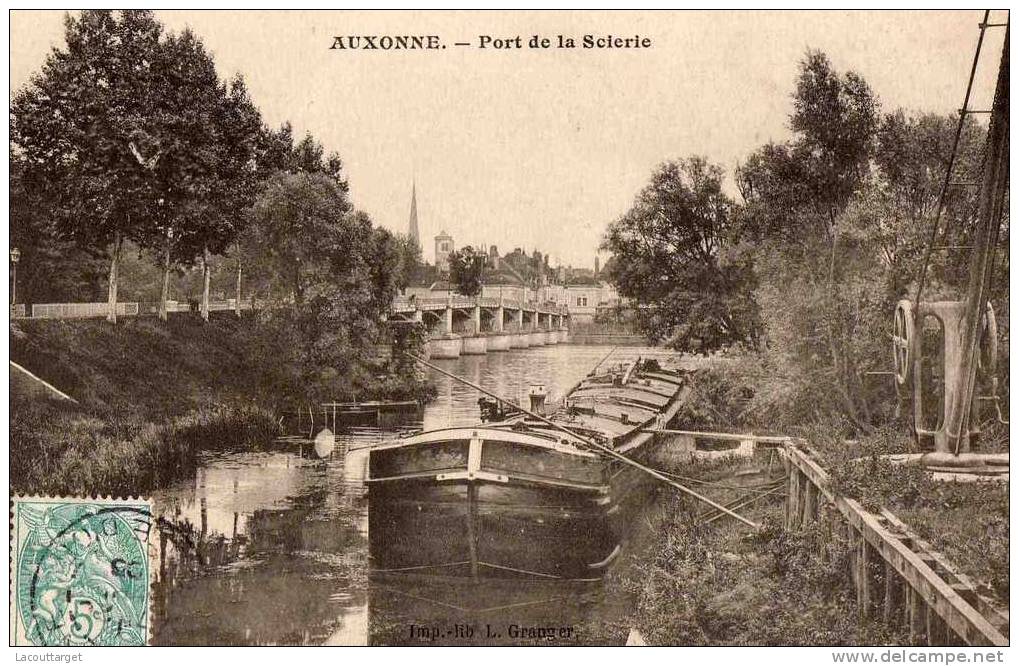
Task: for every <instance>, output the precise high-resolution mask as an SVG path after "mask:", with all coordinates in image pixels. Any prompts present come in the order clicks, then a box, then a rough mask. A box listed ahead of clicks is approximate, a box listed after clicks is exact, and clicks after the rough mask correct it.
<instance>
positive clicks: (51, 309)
mask: <svg viewBox="0 0 1019 666" xmlns="http://www.w3.org/2000/svg"><path fill="white" fill-rule="evenodd" d="M109 311H110V304H109V303H36V304H34V305H32V318H33V319H79V318H87V317H105V316H106V315H107V313H109ZM136 314H138V304H137V303H117V316H125V317H127V316H133V315H136Z"/></svg>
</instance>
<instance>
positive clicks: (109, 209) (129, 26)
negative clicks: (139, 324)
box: [10, 10, 162, 322]
mask: <svg viewBox="0 0 1019 666" xmlns="http://www.w3.org/2000/svg"><path fill="white" fill-rule="evenodd" d="M161 32H162V28H161V26H160V24H159V23H158V22H157V21H156V20H155V18H154V17H153V16H152V13H151V12H150V11H127V10H125V11H121V12H118V13H114V12H111V11H94V10H87V11H84V12H82V14H81V16H80V18H74V17H72V16H70V15H68V16H67V17H66V18H65V20H64V36H65V39H66V42H67V45H66V49H63V50H62V49H59V48H54V49H53V50H52V51H51V53H50V54H49V56H48V57H47V59H46V63H45V64H44V65H43V68H42V71H41V72H40V73H39V74H38V75H36V76H34V77H33V78H32V80H31V82H30V83H29V84H28V85H27V86H26V87H25V88H23V89H22V90H20V91H19V92H18V93H17V94H16V95H15V96H14V99H13V101H12V103H11V116H10V118H11V121H10V122H11V141H12V144H13V145H14V150H15V152H16V154H17V156H18V158H19V159H20V160H23V162H24V166H25V173H26V176H27V182H29V183H31V184H32V187H33V188H34V191H33V194H34V195H37V196H40V197H41V198H43V199H45V200H47V201H50V202H52V207H51V212H52V214H53V215H54V225H55V228H56V230H57V232H58V233H59V235H60V237H61V238H64V239H70V240H74V241H75V242H76V243H77V244H78V245H80V246H81V247H83V248H86V249H88V250H89V251H92V252H97V253H98V252H105V253H108V255H109V258H110V268H109V273H108V282H109V289H108V300H109V307H110V309H109V314H108V317H107V318H108V319H109V320H110V321H114V322H115V321H116V306H117V267H118V260H119V258H120V251H121V247H122V245H123V242H124V240H125V239H128V238H130V239H137V238H139V237H140V236H142V235H143V234H142V230H143V229H144V227H145V225H146V223H147V221H148V220H149V219H150V218H151V216H152V215H153V214H154V211H155V205H156V200H157V197H154V196H153V191H152V188H151V182H150V179H149V177H148V173H147V168H146V165H145V164H144V163H143V162H144V161H143V160H139V159H137V157H136V155H135V151H133V150H132V145H134V142H135V141H136V140H137V139H138V137H139V136H141V135H146V134H148V133H150V132H151V131H152V124H153V123H154V121H155V119H154V118H153V116H152V114H151V113H150V111H151V109H152V108H155V107H156V106H157V103H158V100H157V87H156V86H154V85H153V77H154V76H155V71H154V67H153V64H154V63H155V62H156V61H157V54H158V49H159V39H160V35H161ZM136 147H137V146H136Z"/></svg>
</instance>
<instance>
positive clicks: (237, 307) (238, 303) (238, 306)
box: [234, 254, 241, 317]
mask: <svg viewBox="0 0 1019 666" xmlns="http://www.w3.org/2000/svg"><path fill="white" fill-rule="evenodd" d="M234 314H236V315H237V316H238V317H240V316H241V257H240V255H239V254H238V256H237V297H236V298H235V299H234Z"/></svg>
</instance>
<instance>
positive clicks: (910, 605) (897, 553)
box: [781, 443, 1008, 645]
mask: <svg viewBox="0 0 1019 666" xmlns="http://www.w3.org/2000/svg"><path fill="white" fill-rule="evenodd" d="M781 450H782V455H783V458H784V460H785V461H786V465H787V470H788V473H789V484H788V487H789V494H788V498H787V502H786V514H785V523H786V527H787V528H788V529H799V528H801V527H805V526H807V525H810V524H812V523H814V522H816V521H818V520H830V519H831V518H832V517H834V516H835V515H838V516H841V519H842V520H841V521H838V522H839V523H841V525H842V526H843V529H845V535H846V537H847V539H848V540H849V543H850V544H852V551H851V557H850V566H849V569H850V572H849V573H850V580H851V581H852V584H853V587H854V588H855V592H856V599H857V603H858V605H859V608H860V614H861V616H862V617H864V618H869V617H876V616H877V615H880V617H881V619H882V620H883V621H884V622H885V623H887V624H889V625H895V626H908V627H909V635H910V640H911V642H913V643H926V644H927V645H958V644H960V643H965V644H967V645H1008V638H1007V637H1006V636H1007V633H1008V610H1007V608H1004V607H1002V606H1001V604H999V603H998V602H997V601H996V600H995V599H993V598H992V597H991V596H990V595H989V594H988V593H987V592H986V590H985V589H984V588H981V587H979V586H977V585H975V584H974V583H973V581H971V580H970V579H969V578H968V577H967V576H965V575H963V574H961V573H959V572H958V571H957V570H956V569H955V568H954V567H953V565H952V564H951V563H949V562H948V560H947V559H946V558H945V557H944V556H942V555H941V554H940V553H937V552H936V551H934V550H933V549H932V548H931V546H930V544H928V543H927V542H925V541H924V540H923V539H921V538H920V537H919V536H918V535H917V534H916V533H915V532H914V531H913V530H911V529H910V528H909V527H908V526H907V525H906V524H905V523H903V522H902V521H901V520H899V519H898V518H897V517H896V516H895V515H894V514H892V513H891V512H889V511H887V510H882V511H881V512H880V513H876V514H875V513H871V512H870V511H868V510H866V509H864V508H863V506H861V505H860V503H859V502H857V501H856V500H853V499H849V498H847V497H843V496H841V495H839V494H837V493H835V492H834V491H833V489H832V482H831V478H830V477H829V475H828V473H827V472H826V471H824V469H822V467H821V466H820V465H819V464H818V462H817V460H816V459H815V456H814V455H813V454H812V453H811V452H810V451H809V450H806V449H805V447H801V446H798V445H796V444H792V443H790V444H787V445H786V446H784V447H783V448H782V449H781ZM829 524H831V523H829Z"/></svg>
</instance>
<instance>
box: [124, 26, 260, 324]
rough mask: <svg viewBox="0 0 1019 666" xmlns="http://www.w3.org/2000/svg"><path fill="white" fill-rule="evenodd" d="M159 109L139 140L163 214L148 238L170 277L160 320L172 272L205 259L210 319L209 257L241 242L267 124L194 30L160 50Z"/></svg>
mask: <svg viewBox="0 0 1019 666" xmlns="http://www.w3.org/2000/svg"><path fill="white" fill-rule="evenodd" d="M157 70H158V76H157V77H156V82H155V83H156V85H157V86H158V87H159V89H160V91H161V94H160V98H159V99H160V106H159V107H157V108H155V109H153V110H152V113H153V115H155V116H156V117H157V118H158V119H159V123H158V124H155V125H154V127H153V130H152V131H151V132H150V133H148V134H146V135H145V136H140V137H139V138H138V140H137V143H138V144H139V146H138V148H137V149H135V150H136V152H137V155H138V158H139V160H142V159H143V157H144V156H146V155H151V156H152V157H149V158H145V159H147V161H148V162H149V163H150V164H151V169H150V170H151V172H152V180H153V188H154V189H155V190H156V191H157V192H158V194H159V200H158V204H159V206H158V215H157V217H156V219H155V221H154V224H153V225H152V226H151V227H150V229H149V234H148V235H147V237H146V238H145V242H146V245H147V246H148V247H149V248H150V250H151V251H152V252H153V254H155V255H156V256H158V257H159V262H160V264H161V265H162V268H163V271H164V277H163V289H162V293H161V296H160V316H161V317H162V318H163V319H165V318H166V300H167V296H168V290H169V279H170V272H171V270H173V269H174V268H175V267H177V266H188V265H191V264H192V263H194V261H195V260H196V259H200V260H201V265H202V273H203V289H202V307H201V312H202V317H203V318H204V319H206V320H207V319H208V316H209V278H210V270H209V262H210V254H221V253H222V252H224V251H225V250H226V248H227V247H228V246H229V245H230V244H231V243H233V242H234V240H235V238H236V236H237V234H238V232H239V230H240V229H241V228H242V227H243V225H244V223H245V220H246V217H245V215H244V211H245V210H246V209H247V208H248V207H249V206H250V205H251V203H252V201H253V199H254V192H255V185H256V183H257V172H256V164H255V158H256V155H257V148H258V143H259V141H260V139H261V136H260V135H261V132H262V123H261V118H260V116H259V113H258V111H257V110H256V109H255V107H254V105H253V104H252V103H251V100H250V99H249V97H248V93H247V88H246V86H245V84H244V80H243V79H242V78H241V77H239V76H238V77H235V78H234V79H233V80H232V81H231V82H230V83H229V84H226V83H223V82H221V81H220V80H219V77H218V75H217V73H216V68H215V64H214V63H213V61H212V58H211V56H209V54H208V53H207V51H206V50H205V47H204V46H203V44H202V42H201V40H199V39H198V38H197V37H195V35H194V34H193V33H191V31H190V30H185V31H184V32H183V33H181V34H180V35H169V36H168V37H167V38H166V39H165V40H164V41H163V42H162V44H161V46H160V50H159V61H158V67H157Z"/></svg>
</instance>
